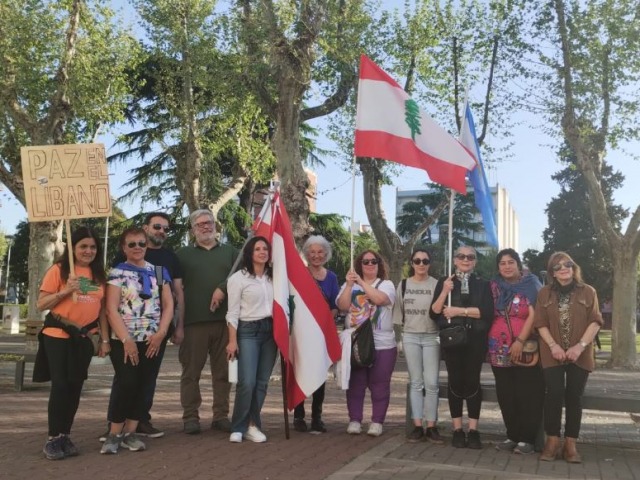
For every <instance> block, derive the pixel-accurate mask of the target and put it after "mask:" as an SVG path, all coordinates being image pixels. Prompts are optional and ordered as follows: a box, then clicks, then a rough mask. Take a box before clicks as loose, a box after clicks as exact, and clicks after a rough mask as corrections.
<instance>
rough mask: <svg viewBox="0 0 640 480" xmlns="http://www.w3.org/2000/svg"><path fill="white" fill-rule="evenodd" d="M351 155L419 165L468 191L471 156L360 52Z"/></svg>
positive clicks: (433, 177) (438, 178) (434, 177)
mask: <svg viewBox="0 0 640 480" xmlns="http://www.w3.org/2000/svg"><path fill="white" fill-rule="evenodd" d="M354 153H355V155H356V156H357V157H374V158H382V159H385V160H390V161H392V162H396V163H401V164H403V165H407V166H409V167H415V168H421V169H422V170H425V171H426V172H427V174H428V175H429V178H431V180H433V181H434V182H436V183H439V184H441V185H444V186H446V187H449V188H452V189H454V190H456V191H458V192H460V193H462V194H466V192H467V189H466V185H465V176H466V174H467V171H468V170H472V169H473V168H474V167H475V165H476V162H475V159H474V157H473V155H471V153H470V152H469V151H468V150H467V149H466V148H465V147H464V146H463V145H462V144H461V143H460V142H459V141H458V140H457V139H456V138H454V137H452V136H451V135H450V134H449V133H448V132H447V131H446V130H445V129H444V128H442V127H441V126H440V125H438V124H437V123H436V122H435V121H434V120H433V119H432V118H431V117H430V116H429V115H427V114H426V113H425V112H424V111H423V110H422V109H420V107H419V106H418V104H417V103H416V102H415V101H413V100H411V98H410V97H409V95H408V94H407V92H405V91H404V90H403V89H402V88H401V87H400V85H398V83H397V82H396V81H395V80H393V79H392V78H391V77H390V76H389V75H388V74H387V73H386V72H385V71H384V70H382V69H381V68H380V67H379V66H378V65H376V64H375V63H373V62H372V61H371V60H370V59H369V58H368V57H367V56H365V55H361V56H360V81H359V82H358V107H357V113H356V135H355V146H354Z"/></svg>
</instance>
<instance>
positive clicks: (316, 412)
mask: <svg viewBox="0 0 640 480" xmlns="http://www.w3.org/2000/svg"><path fill="white" fill-rule="evenodd" d="M325 385H326V384H325V383H323V384H322V385H320V387H319V388H318V389H317V390H316V391H315V392H313V396H312V398H313V400H312V402H311V419H312V420H319V419H320V417H322V404H323V403H324V386H325ZM304 416H305V411H304V400H303V401H302V402H300V403H299V404H298V405H297V406H296V408H295V409H294V411H293V418H304Z"/></svg>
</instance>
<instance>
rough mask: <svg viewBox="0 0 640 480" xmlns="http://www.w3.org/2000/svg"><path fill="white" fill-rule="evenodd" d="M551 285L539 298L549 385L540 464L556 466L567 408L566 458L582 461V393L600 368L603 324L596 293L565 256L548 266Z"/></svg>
mask: <svg viewBox="0 0 640 480" xmlns="http://www.w3.org/2000/svg"><path fill="white" fill-rule="evenodd" d="M547 278H549V279H551V282H550V283H549V284H548V285H546V286H544V287H543V288H542V290H540V293H539V294H538V301H537V303H536V313H535V315H536V318H535V326H536V328H537V329H538V333H539V334H540V337H541V338H542V341H541V342H540V360H541V363H542V368H543V372H544V381H545V385H546V390H545V392H546V393H545V399H544V430H545V433H546V434H547V440H546V442H545V445H544V450H543V451H542V454H541V455H540V460H543V461H547V462H551V461H553V460H555V458H556V456H557V455H558V453H559V452H560V430H561V423H562V404H563V403H564V407H565V426H564V437H565V438H564V447H563V448H562V456H563V458H564V459H565V460H566V461H567V462H569V463H580V462H581V461H582V459H581V458H580V455H579V454H578V451H577V449H576V441H577V439H578V435H579V434H580V423H581V422H582V394H583V393H584V387H585V385H586V384H587V379H588V377H589V372H591V371H592V370H593V369H594V367H595V361H594V358H593V339H594V338H595V336H596V334H597V333H598V330H600V327H601V326H602V315H601V314H600V309H599V308H598V297H597V295H596V291H595V290H594V289H593V288H592V287H591V286H589V285H587V284H585V283H584V282H583V281H582V272H581V270H580V267H579V266H578V265H577V264H576V263H575V262H574V261H573V260H572V259H571V257H570V256H569V254H567V253H565V252H556V253H554V254H552V255H551V257H550V258H549V262H548V263H547Z"/></svg>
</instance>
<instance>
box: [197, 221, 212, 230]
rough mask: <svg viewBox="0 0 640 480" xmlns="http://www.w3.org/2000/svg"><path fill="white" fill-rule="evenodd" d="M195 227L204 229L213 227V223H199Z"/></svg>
mask: <svg viewBox="0 0 640 480" xmlns="http://www.w3.org/2000/svg"><path fill="white" fill-rule="evenodd" d="M196 227H197V228H201V229H202V228H206V227H209V228H211V227H213V222H212V221H211V220H209V221H208V222H200V223H196Z"/></svg>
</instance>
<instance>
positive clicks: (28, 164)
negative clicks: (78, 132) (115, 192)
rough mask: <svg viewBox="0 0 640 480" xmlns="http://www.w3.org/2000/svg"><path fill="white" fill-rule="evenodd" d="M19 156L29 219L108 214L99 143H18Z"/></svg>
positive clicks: (105, 176) (108, 199) (103, 160)
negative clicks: (36, 144) (37, 144)
mask: <svg viewBox="0 0 640 480" xmlns="http://www.w3.org/2000/svg"><path fill="white" fill-rule="evenodd" d="M20 157H21V159H22V179H23V181H24V192H25V199H26V204H27V213H28V215H29V221H30V222H44V221H49V220H61V219H74V218H93V217H110V216H111V194H110V193H109V171H108V169H107V158H106V156H105V151H104V145H103V144H101V143H87V144H79V145H45V146H41V147H22V148H21V149H20Z"/></svg>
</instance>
